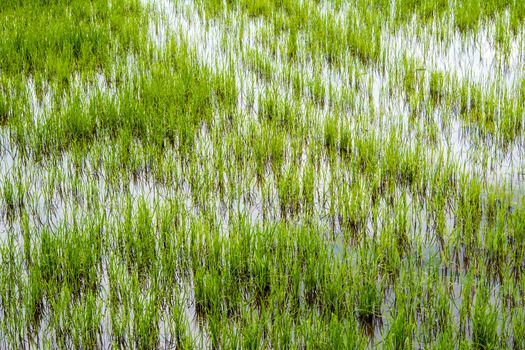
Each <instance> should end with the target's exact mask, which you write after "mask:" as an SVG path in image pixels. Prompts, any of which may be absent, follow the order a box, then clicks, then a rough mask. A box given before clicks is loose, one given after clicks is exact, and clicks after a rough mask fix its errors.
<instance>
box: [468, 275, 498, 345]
mask: <svg viewBox="0 0 525 350" xmlns="http://www.w3.org/2000/svg"><path fill="white" fill-rule="evenodd" d="M478 285H479V287H478V289H477V293H476V302H475V304H474V311H473V314H472V345H473V347H474V348H475V349H494V348H497V347H498V346H499V345H500V340H499V333H498V332H499V331H498V322H497V318H498V314H497V311H496V309H495V308H494V306H493V305H491V304H490V303H489V300H488V298H489V296H488V295H487V294H488V290H486V289H485V284H484V283H483V282H482V283H479V284H478Z"/></svg>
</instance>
